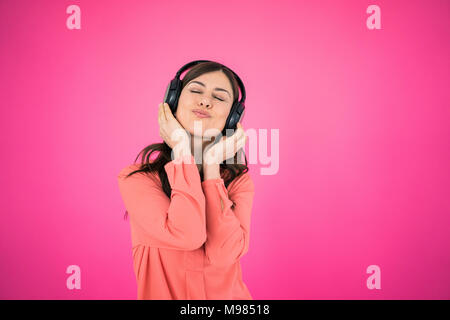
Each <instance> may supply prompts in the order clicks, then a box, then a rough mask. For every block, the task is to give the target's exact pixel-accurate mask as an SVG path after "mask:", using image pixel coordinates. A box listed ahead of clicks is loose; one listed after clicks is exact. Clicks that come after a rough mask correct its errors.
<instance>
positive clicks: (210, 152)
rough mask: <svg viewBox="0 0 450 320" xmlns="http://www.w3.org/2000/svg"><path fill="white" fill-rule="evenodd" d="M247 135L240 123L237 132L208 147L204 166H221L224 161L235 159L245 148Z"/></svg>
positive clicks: (204, 156)
mask: <svg viewBox="0 0 450 320" xmlns="http://www.w3.org/2000/svg"><path fill="white" fill-rule="evenodd" d="M246 142H247V135H246V134H245V132H244V129H243V128H242V125H241V123H240V122H238V124H237V129H236V131H235V132H234V133H233V134H232V135H231V136H229V137H226V136H223V137H222V138H221V139H220V140H219V142H217V143H214V144H212V145H209V146H207V147H206V150H205V151H204V152H203V161H204V162H203V165H212V164H220V163H222V162H223V161H224V160H226V159H229V158H232V157H234V155H235V154H236V152H237V151H238V150H239V149H241V148H243V147H244V146H245V143H246Z"/></svg>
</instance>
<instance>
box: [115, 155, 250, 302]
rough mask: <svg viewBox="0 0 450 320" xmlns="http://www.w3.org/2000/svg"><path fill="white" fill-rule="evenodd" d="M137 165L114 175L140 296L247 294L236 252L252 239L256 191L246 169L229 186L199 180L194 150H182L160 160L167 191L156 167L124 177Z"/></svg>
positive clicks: (188, 297)
mask: <svg viewBox="0 0 450 320" xmlns="http://www.w3.org/2000/svg"><path fill="white" fill-rule="evenodd" d="M138 167H139V165H138V164H132V165H130V166H127V167H125V168H123V169H122V170H121V171H120V173H119V175H118V183H119V190H120V193H121V196H122V199H123V202H124V204H125V207H126V209H127V211H128V213H129V217H130V228H131V240H132V255H133V268H134V273H135V277H136V281H137V298H138V299H139V300H142V299H158V300H161V299H164V300H174V299H175V300H234V299H246V300H252V296H251V295H250V292H249V290H248V288H247V286H246V285H245V283H244V282H243V280H242V271H241V265H240V260H239V259H240V258H241V257H242V256H243V255H244V254H246V253H247V251H248V247H249V235H250V214H251V210H252V203H253V196H254V185H253V181H252V180H251V178H250V176H249V174H248V173H244V174H242V175H240V176H239V177H237V178H235V179H234V180H233V181H232V182H231V183H230V184H229V185H228V188H226V187H225V185H224V180H223V178H220V179H209V180H204V181H201V178H200V173H199V171H198V168H197V165H196V164H195V160H194V157H193V156H192V155H185V156H183V157H182V158H181V159H178V160H172V161H170V162H168V163H167V164H166V165H165V166H164V169H165V171H166V173H167V177H168V180H169V183H170V186H171V187H172V193H171V198H170V199H169V198H168V197H167V195H166V194H165V193H164V192H163V190H162V187H161V181H160V179H159V177H158V175H157V174H156V173H151V174H146V173H142V172H138V173H135V174H133V175H131V176H130V177H128V178H126V179H125V176H126V175H127V174H128V173H129V172H131V171H134V170H136V169H138ZM221 177H223V176H221ZM233 203H234V207H232V206H233Z"/></svg>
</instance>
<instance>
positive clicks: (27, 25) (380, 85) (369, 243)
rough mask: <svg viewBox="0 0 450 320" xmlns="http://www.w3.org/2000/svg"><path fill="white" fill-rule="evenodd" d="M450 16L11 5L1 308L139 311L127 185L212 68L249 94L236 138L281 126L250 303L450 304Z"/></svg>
mask: <svg viewBox="0 0 450 320" xmlns="http://www.w3.org/2000/svg"><path fill="white" fill-rule="evenodd" d="M71 4H77V5H78V6H79V7H80V8H81V29H80V30H69V29H68V28H67V27H66V19H67V17H68V16H69V14H67V13H66V8H67V7H68V6H69V5H71ZM371 4H376V5H378V6H379V7H380V9H381V29H380V30H369V29H368V28H367V26H366V19H367V17H368V16H369V14H367V13H366V9H367V7H368V6H369V5H371ZM449 21H450V3H449V1H447V0H433V1H425V0H423V1H418V0H415V1H412V0H408V1H404V0H397V1H380V0H377V1H335V0H328V1H312V0H311V1H299V0H292V1H264V2H261V1H236V0H232V1H226V2H223V1H162V0H161V1H143V0H142V1H137V0H136V1H87V0H85V1H75V0H73V1H44V0H40V1H17V0H14V1H13V0H9V1H6V0H4V1H1V2H0V49H1V50H0V70H1V71H0V79H1V89H0V98H1V116H0V122H1V125H0V130H1V132H0V137H1V138H0V141H1V152H2V157H1V160H0V161H1V165H2V168H3V170H2V184H1V186H2V187H1V188H2V190H1V191H2V196H1V197H0V199H1V207H2V210H1V212H2V215H1V224H0V276H1V281H0V298H2V299H135V298H136V284H135V279H134V274H133V270H132V260H131V258H132V257H131V239H130V230H129V224H128V221H124V220H123V219H122V217H123V213H124V211H125V207H124V205H123V202H122V199H121V198H120V194H119V190H118V186H117V174H118V172H119V170H120V169H121V168H123V167H124V166H126V165H128V164H131V163H132V162H133V161H134V159H135V157H136V155H137V153H138V152H139V151H140V150H141V149H142V148H143V147H145V146H146V145H148V144H150V143H153V142H157V141H160V138H159V132H158V127H157V126H158V122H157V106H158V103H159V102H160V101H161V100H162V98H163V95H164V91H165V88H166V85H167V83H168V81H169V80H170V79H171V78H172V77H173V76H174V73H175V72H176V70H177V69H178V68H179V67H180V66H181V65H183V64H185V63H187V62H188V61H191V60H194V59H211V60H217V61H219V62H222V63H224V64H225V65H227V66H229V67H231V68H232V69H234V70H235V71H236V72H237V73H238V74H239V75H240V76H241V78H242V79H243V81H244V83H245V84H246V88H247V103H246V106H247V112H246V116H245V120H244V122H243V125H244V129H250V128H254V129H266V130H268V131H269V132H270V130H273V129H278V130H279V137H280V143H279V162H280V166H279V170H278V172H277V173H276V174H274V175H261V173H260V169H261V168H262V167H265V165H263V164H262V163H257V164H252V165H250V174H251V176H252V177H253V179H254V182H255V185H256V196H255V203H254V210H253V213H252V230H251V242H250V250H249V252H248V253H247V255H246V256H244V257H243V258H242V260H241V264H242V269H243V277H244V281H245V282H246V284H247V286H248V287H249V289H250V291H251V293H252V295H253V297H254V299H431V298H434V299H449V298H450V273H449V272H448V271H449V270H450V234H449V225H450V224H449V222H450V221H449V213H450V200H449V199H450V197H449V190H450V169H449V168H450V166H449V163H450V148H449V137H450V111H449V106H450V104H449V95H450V94H449V90H448V87H449V85H448V83H449V70H450V67H449V53H450V45H449V41H448V40H449V39H450V37H449V36H450V22H449ZM72 264H74V265H78V266H80V268H81V286H82V287H81V289H80V290H69V289H67V287H66V278H67V277H68V276H69V275H68V274H66V268H67V266H69V265H72ZM370 265H377V266H379V267H380V269H381V289H372V290H370V289H368V287H367V286H366V279H367V278H368V277H369V276H370V275H369V274H367V273H366V268H367V267H368V266H370Z"/></svg>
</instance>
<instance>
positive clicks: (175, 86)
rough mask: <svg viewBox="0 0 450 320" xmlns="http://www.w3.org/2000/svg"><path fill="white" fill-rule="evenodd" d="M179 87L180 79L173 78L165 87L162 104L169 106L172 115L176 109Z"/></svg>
mask: <svg viewBox="0 0 450 320" xmlns="http://www.w3.org/2000/svg"><path fill="white" fill-rule="evenodd" d="M181 85H182V82H181V80H180V79H177V78H175V79H173V80H171V81H170V83H169V85H168V86H167V89H166V94H165V95H164V102H166V103H167V104H168V105H169V107H170V110H171V111H172V114H174V115H175V112H176V111H177V107H178V99H179V97H180V93H181Z"/></svg>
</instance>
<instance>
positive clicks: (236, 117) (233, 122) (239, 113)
mask: <svg viewBox="0 0 450 320" xmlns="http://www.w3.org/2000/svg"><path fill="white" fill-rule="evenodd" d="M244 110H245V106H244V104H242V103H240V102H235V103H234V104H233V106H232V107H231V111H230V114H229V115H228V118H227V121H226V122H225V128H224V129H223V131H222V135H226V136H227V137H228V136H230V135H232V134H233V133H234V130H236V129H237V123H238V122H239V121H241V120H242V118H243V114H244ZM226 129H233V131H231V130H229V133H228V134H227V131H226Z"/></svg>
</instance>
